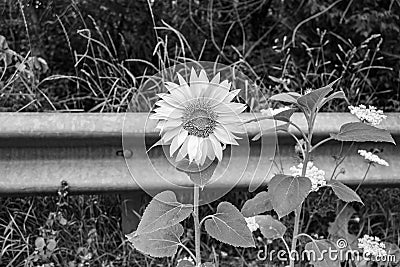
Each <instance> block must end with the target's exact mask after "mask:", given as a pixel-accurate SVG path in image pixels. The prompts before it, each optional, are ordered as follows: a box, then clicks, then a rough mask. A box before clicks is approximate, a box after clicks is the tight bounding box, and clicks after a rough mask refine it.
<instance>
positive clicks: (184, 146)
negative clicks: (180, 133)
mask: <svg viewBox="0 0 400 267" xmlns="http://www.w3.org/2000/svg"><path fill="white" fill-rule="evenodd" d="M188 143H189V138H186V139H185V141H184V142H183V144H182V146H181V149H179V152H178V155H176V161H181V160H183V159H184V158H185V157H186V155H187V151H188Z"/></svg>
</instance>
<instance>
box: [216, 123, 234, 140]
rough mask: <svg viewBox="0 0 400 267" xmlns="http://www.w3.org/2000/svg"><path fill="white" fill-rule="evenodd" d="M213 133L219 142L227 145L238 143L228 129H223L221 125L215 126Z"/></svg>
mask: <svg viewBox="0 0 400 267" xmlns="http://www.w3.org/2000/svg"><path fill="white" fill-rule="evenodd" d="M214 135H215V137H216V138H217V139H218V140H219V141H220V142H221V143H224V144H229V145H239V144H238V142H237V141H236V140H235V138H234V137H233V135H232V134H231V133H229V131H227V130H226V129H224V128H223V127H222V126H221V125H218V126H217V127H215V130H214Z"/></svg>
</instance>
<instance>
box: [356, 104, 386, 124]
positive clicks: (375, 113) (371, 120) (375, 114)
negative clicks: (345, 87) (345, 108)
mask: <svg viewBox="0 0 400 267" xmlns="http://www.w3.org/2000/svg"><path fill="white" fill-rule="evenodd" d="M349 109H350V113H351V114H353V115H356V116H357V118H358V119H359V120H360V121H362V122H364V123H368V124H371V125H372V126H377V125H379V124H380V123H381V122H382V120H384V119H386V115H383V111H382V110H378V109H376V107H374V106H369V107H368V108H367V107H366V106H365V105H359V106H358V107H354V106H349Z"/></svg>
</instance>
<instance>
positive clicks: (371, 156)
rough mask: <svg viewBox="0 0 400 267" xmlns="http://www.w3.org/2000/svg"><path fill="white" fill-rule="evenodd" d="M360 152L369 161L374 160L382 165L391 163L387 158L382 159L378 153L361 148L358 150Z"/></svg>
mask: <svg viewBox="0 0 400 267" xmlns="http://www.w3.org/2000/svg"><path fill="white" fill-rule="evenodd" d="M358 154H360V155H361V156H363V157H364V158H365V159H366V160H368V161H369V162H374V163H377V164H379V165H382V166H389V163H388V162H387V161H386V160H384V159H381V158H380V157H378V155H376V154H374V153H372V152H368V151H366V150H363V149H360V150H358Z"/></svg>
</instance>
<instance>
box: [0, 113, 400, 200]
mask: <svg viewBox="0 0 400 267" xmlns="http://www.w3.org/2000/svg"><path fill="white" fill-rule="evenodd" d="M244 116H245V117H246V116H247V117H249V118H250V117H251V116H252V115H250V114H245V115H244ZM146 118H147V114H144V113H127V114H115V113H106V114H91V113H79V114H65V113H0V195H12V194H21V193H26V194H41V193H45V194H51V193H56V192H57V190H58V188H59V187H60V185H61V181H67V182H68V184H69V187H70V190H71V192H72V193H97V192H122V191H131V190H137V189H140V188H139V186H138V185H137V184H136V183H135V181H134V180H133V179H132V177H131V173H130V172H129V170H128V167H127V165H126V162H125V159H124V157H122V141H121V140H122V129H123V123H124V119H125V123H126V124H125V129H126V130H127V133H129V134H128V135H129V139H130V140H131V141H130V142H129V146H131V147H129V146H128V147H127V149H128V150H127V153H126V155H127V156H128V157H130V156H132V158H131V159H129V158H128V159H127V160H128V161H129V160H131V164H130V165H131V166H132V165H133V166H134V168H135V172H136V171H137V172H138V173H141V174H142V175H143V176H148V177H147V178H148V181H149V183H148V184H147V186H148V188H152V189H154V190H162V189H166V188H168V187H169V182H170V181H174V182H175V183H179V184H183V185H186V184H188V181H187V178H186V176H185V175H184V174H182V173H178V172H177V171H176V170H175V169H174V168H173V167H172V166H171V164H169V163H168V161H167V160H166V159H165V158H164V157H163V156H162V153H160V150H155V151H152V152H151V153H150V154H149V155H150V157H151V161H152V164H154V165H155V166H157V168H158V169H159V170H161V171H162V173H163V175H165V176H166V177H169V178H168V179H170V181H161V182H160V181H159V179H157V178H156V177H154V172H150V171H149V170H148V169H147V167H146V164H145V162H146V161H147V158H144V157H142V156H140V157H137V155H138V154H144V153H138V154H137V153H135V149H136V150H138V149H141V146H142V141H143V136H144V135H145V134H146V136H149V137H150V140H149V143H152V142H154V141H155V140H156V138H157V135H158V133H157V132H156V131H155V130H154V123H152V122H150V123H147V120H146ZM293 120H294V121H295V122H296V123H298V124H299V125H300V126H301V127H302V128H303V129H305V121H304V119H303V118H302V117H301V114H294V116H293ZM349 121H356V119H355V118H354V116H352V115H351V114H347V113H345V114H342V113H322V114H320V115H319V116H318V118H317V121H316V128H315V137H316V138H323V137H324V136H327V135H328V134H329V133H330V132H337V131H338V130H339V127H340V125H342V124H343V123H346V122H349ZM263 127H268V126H267V125H263ZM383 127H385V128H387V129H388V130H389V131H390V132H391V133H392V135H393V136H394V138H395V140H396V141H397V143H398V142H399V140H400V113H392V114H388V119H387V120H386V121H385V123H384V124H383ZM257 131H258V126H257V125H256V124H254V125H252V126H249V128H248V134H249V136H253V135H255V134H256V133H257ZM279 140H280V156H281V161H282V162H283V166H284V168H285V169H286V170H288V168H289V167H290V166H292V165H294V164H296V160H295V158H294V149H293V144H294V143H293V141H292V140H291V139H290V138H288V136H284V135H283V136H280V139H279ZM346 146H348V144H346V145H345V147H344V150H345V149H346ZM257 147H258V143H252V150H251V151H252V152H251V153H250V157H249V165H248V169H246V171H250V172H251V171H252V168H253V167H254V166H256V164H257V163H258V160H259V159H258V155H257V149H258V148H257ZM372 147H376V148H379V149H383V154H382V157H384V158H385V159H386V160H387V161H388V162H389V164H390V167H377V168H372V169H371V172H370V174H369V177H368V179H367V181H366V183H368V184H370V185H375V184H377V185H392V184H396V185H398V184H400V177H399V174H400V164H399V162H400V150H399V149H398V148H397V147H396V146H394V145H390V144H380V143H379V144H376V143H364V144H357V145H355V146H354V147H353V152H352V153H350V156H349V157H348V158H347V159H346V160H345V162H344V163H343V166H342V168H344V169H345V170H346V172H345V174H344V175H341V176H339V178H338V179H340V180H342V181H344V182H345V183H347V184H357V183H358V182H359V181H360V180H361V179H362V176H363V174H364V171H365V167H366V164H365V163H364V162H363V160H362V158H361V157H360V156H358V155H357V153H356V150H357V149H358V148H366V149H369V148H372ZM339 150H340V143H339V142H334V141H332V142H329V143H327V144H325V145H323V146H322V147H321V148H320V149H318V150H317V151H316V153H315V154H314V156H313V157H314V160H315V161H316V162H317V163H318V166H319V167H320V168H321V169H324V170H327V173H328V174H329V170H331V169H332V164H333V163H334V159H333V157H332V155H335V154H337V153H338V152H339ZM131 152H132V153H133V155H130V153H131ZM142 152H143V151H142ZM235 157H239V158H236V159H235V160H237V161H238V162H240V160H241V158H240V157H242V156H241V155H240V153H239V154H236V156H235ZM227 158H228V157H226V160H227ZM132 161H133V162H132ZM235 171H236V170H235V167H230V170H229V173H228V174H227V175H226V179H221V180H219V181H218V183H215V185H214V186H215V187H224V186H229V184H230V183H231V180H230V179H229V177H230V176H229V174H230V173H231V174H232V173H235ZM272 174H273V173H270V174H269V177H267V179H265V176H262V175H261V172H260V175H259V177H256V179H260V180H262V181H263V183H264V184H265V183H266V182H268V180H269V178H270V176H271V175H272ZM152 176H153V177H152ZM153 178H154V179H153ZM251 178H252V177H251V175H247V173H246V172H245V174H244V175H243V177H242V179H241V180H240V181H238V183H237V185H236V187H245V186H247V185H248V184H249V182H250V181H249V180H250V179H251Z"/></svg>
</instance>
